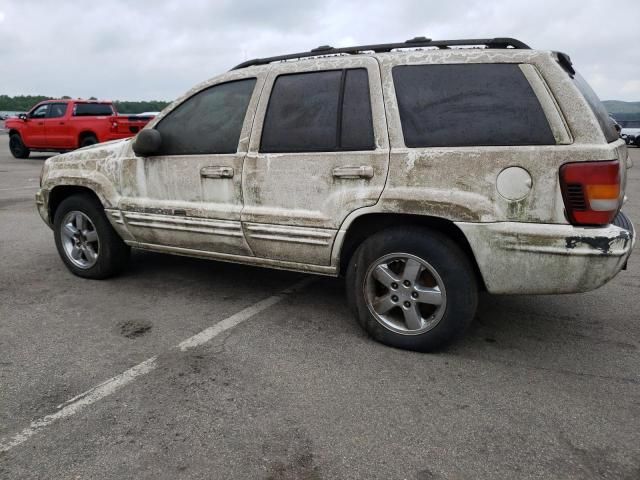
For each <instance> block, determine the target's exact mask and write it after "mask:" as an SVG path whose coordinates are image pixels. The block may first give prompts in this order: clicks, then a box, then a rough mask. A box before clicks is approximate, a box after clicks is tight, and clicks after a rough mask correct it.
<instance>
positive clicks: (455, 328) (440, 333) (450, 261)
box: [347, 227, 478, 352]
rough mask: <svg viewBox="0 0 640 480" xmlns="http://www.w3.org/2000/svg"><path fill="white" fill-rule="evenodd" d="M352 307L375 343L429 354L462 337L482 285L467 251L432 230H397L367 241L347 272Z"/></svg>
mask: <svg viewBox="0 0 640 480" xmlns="http://www.w3.org/2000/svg"><path fill="white" fill-rule="evenodd" d="M347 289H348V290H347V292H348V299H349V303H350V305H351V307H352V309H353V310H354V312H355V314H356V317H357V318H358V321H359V323H360V324H361V326H362V327H363V328H364V330H365V331H366V332H367V333H369V335H371V336H372V337H373V338H374V339H376V340H378V341H379V342H382V343H384V344H386V345H390V346H392V347H398V348H404V349H408V350H417V351H422V352H430V351H434V350H437V349H440V348H442V347H444V346H446V345H447V344H449V343H451V342H452V341H453V340H455V339H456V338H458V337H460V336H461V335H462V333H463V332H464V330H465V329H466V328H467V326H468V325H469V323H471V320H472V319H473V316H474V314H475V311H476V306H477V303H478V287H477V282H476V277H475V272H474V270H473V267H472V266H471V263H470V262H469V259H468V258H467V256H466V255H465V253H464V252H463V251H462V250H461V249H460V248H459V247H458V246H457V245H456V244H455V243H454V242H453V241H452V240H450V239H449V238H448V237H446V236H444V235H443V234H441V233H439V232H437V231H434V230H431V229H427V228H417V227H416V228H413V227H405V228H394V229H389V230H384V231H382V232H379V233H377V234H375V235H374V236H372V237H370V238H368V239H367V240H365V241H364V242H363V243H362V245H360V247H359V248H358V250H357V251H356V252H355V254H354V255H353V257H352V258H351V261H350V263H349V267H348V270H347Z"/></svg>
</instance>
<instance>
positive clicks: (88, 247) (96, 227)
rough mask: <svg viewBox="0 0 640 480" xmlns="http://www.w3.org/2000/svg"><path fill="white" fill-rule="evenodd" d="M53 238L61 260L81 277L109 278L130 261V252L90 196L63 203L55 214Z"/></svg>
mask: <svg viewBox="0 0 640 480" xmlns="http://www.w3.org/2000/svg"><path fill="white" fill-rule="evenodd" d="M54 235H55V241H56V247H57V249H58V253H59V254H60V258H62V261H63V262H64V263H65V265H66V266H67V268H68V269H69V270H70V271H71V272H72V273H73V274H75V275H78V276H79V277H85V278H94V279H102V278H107V277H110V276H112V275H114V274H116V273H118V272H120V271H121V270H122V269H123V268H124V267H125V266H126V264H127V260H128V259H129V253H130V248H129V247H128V246H127V245H126V244H125V243H124V242H123V241H122V239H121V238H120V236H119V235H118V234H117V233H116V231H115V230H114V229H113V227H112V226H111V224H110V223H109V221H108V220H107V218H106V216H105V214H104V210H103V209H102V206H101V205H100V203H99V202H98V201H97V200H96V199H95V198H93V197H92V196H90V195H73V196H71V197H69V198H66V199H65V200H63V201H62V203H61V204H60V206H59V207H58V208H57V210H56V213H55V218H54Z"/></svg>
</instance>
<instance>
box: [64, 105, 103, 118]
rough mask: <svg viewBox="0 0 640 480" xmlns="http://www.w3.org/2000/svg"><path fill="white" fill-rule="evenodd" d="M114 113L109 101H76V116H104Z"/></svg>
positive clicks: (74, 109)
mask: <svg viewBox="0 0 640 480" xmlns="http://www.w3.org/2000/svg"><path fill="white" fill-rule="evenodd" d="M109 115H113V109H112V108H111V105H109V104H108V103H76V104H75V105H74V107H73V116H74V117H103V116H109Z"/></svg>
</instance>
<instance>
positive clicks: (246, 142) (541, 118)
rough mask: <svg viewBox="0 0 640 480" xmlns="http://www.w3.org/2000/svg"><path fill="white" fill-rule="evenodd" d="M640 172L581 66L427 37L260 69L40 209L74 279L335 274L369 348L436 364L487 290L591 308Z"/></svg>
mask: <svg viewBox="0 0 640 480" xmlns="http://www.w3.org/2000/svg"><path fill="white" fill-rule="evenodd" d="M459 46H470V47H476V48H452V47H459ZM478 46H481V47H486V48H477V47H478ZM420 47H427V49H425V50H416V49H417V48H420ZM434 47H437V49H436V48H434ZM394 50H395V51H394ZM319 57H320V58H319ZM323 57H324V58H323ZM291 59H297V61H286V60H291ZM630 167H631V162H630V161H629V160H628V152H627V148H626V146H625V144H624V142H623V141H622V139H620V137H619V136H618V133H617V132H616V130H615V128H614V126H613V124H612V122H611V120H610V118H609V116H608V114H607V112H606V110H605V109H604V106H603V105H602V104H601V103H600V101H599V100H598V97H597V96H596V95H595V93H594V92H593V90H591V88H590V87H589V85H588V84H587V83H586V82H585V80H584V79H583V78H582V77H581V76H580V75H579V74H578V73H577V72H576V71H575V70H574V68H573V65H572V63H571V61H570V59H569V57H568V56H567V55H564V54H561V53H557V52H551V51H536V50H531V49H530V48H529V47H527V46H526V45H525V44H523V43H522V42H520V41H518V40H514V39H506V38H495V39H478V40H453V41H430V40H428V39H425V38H417V39H413V40H409V41H407V42H404V43H399V44H383V45H367V46H360V47H349V48H340V49H334V48H331V47H320V48H318V49H315V50H312V51H310V52H303V53H299V54H291V55H283V56H280V57H272V58H264V59H256V60H252V61H248V62H245V63H243V64H241V65H239V66H237V67H236V68H235V69H233V70H231V71H230V72H227V73H224V74H222V75H220V76H218V77H216V78H213V79H212V80H210V81H208V82H206V83H203V84H201V85H199V86H198V87H196V88H194V89H193V90H191V91H190V92H188V93H187V94H186V95H184V96H183V97H182V98H180V99H179V100H177V101H176V102H174V103H173V104H172V106H171V107H170V108H168V109H166V110H164V111H163V112H162V114H161V115H159V116H158V117H156V118H155V119H154V120H153V122H152V123H150V124H149V125H148V126H147V128H145V129H144V130H142V131H141V132H140V133H139V134H138V135H137V136H136V138H135V140H134V141H131V140H124V141H119V142H112V143H110V144H108V145H96V146H94V147H91V148H87V149H83V150H81V151H78V152H72V153H67V154H63V155H59V156H56V157H53V158H50V159H48V160H47V161H46V162H45V164H44V168H43V171H42V177H41V185H40V190H39V191H38V193H37V196H36V203H37V206H38V210H39V212H40V215H41V216H42V218H43V220H44V221H45V222H46V223H47V224H48V225H49V226H50V227H51V228H52V229H53V231H54V238H55V243H56V247H57V249H58V252H59V254H60V256H61V258H62V260H63V262H64V263H65V265H66V266H67V268H68V269H69V270H70V271H71V272H73V273H74V274H76V275H78V276H81V277H86V278H93V279H99V278H106V277H108V276H110V275H113V274H115V273H117V272H118V271H120V270H121V269H122V268H123V267H124V266H125V265H126V263H127V259H128V256H129V251H130V248H131V247H134V248H141V249H147V250H153V251H157V252H165V253H173V254H178V255H188V256H194V257H201V258H212V259H218V260H222V261H229V262H236V263H245V264H251V265H257V266H266V267H275V268H280V269H288V270H295V271H301V272H308V273H317V274H323V275H330V276H338V275H341V274H342V275H344V276H345V277H346V288H347V298H348V302H349V304H350V306H351V309H352V311H353V312H354V315H355V317H356V318H357V319H358V321H359V322H360V324H361V325H362V327H363V328H364V329H365V330H366V331H367V332H368V333H369V334H370V335H371V336H372V337H373V338H375V339H377V340H379V341H381V342H383V343H385V344H388V345H392V346H394V347H401V348H407V349H413V350H420V351H431V350H434V349H437V348H440V347H442V346H443V345H445V344H447V343H449V342H451V341H452V340H454V339H455V338H458V337H459V336H460V335H461V334H462V333H463V332H464V330H465V328H466V327H467V326H468V325H469V323H470V322H471V320H472V319H473V317H474V314H475V310H476V305H477V301H478V292H479V291H480V290H486V291H488V292H490V293H494V294H558V293H571V292H585V291H588V290H592V289H594V288H598V287H600V286H601V285H604V284H605V283H607V282H608V281H609V280H611V279H612V278H613V277H614V276H615V275H616V274H617V273H618V272H619V271H620V270H622V269H623V268H624V267H625V265H626V261H627V258H628V257H629V255H630V253H631V250H632V247H633V244H634V241H635V236H634V229H633V226H632V224H631V222H630V221H629V219H628V218H627V217H626V216H625V215H624V213H622V212H621V211H620V208H621V207H622V203H623V200H624V198H625V185H626V178H627V168H630ZM212 294H214V292H212Z"/></svg>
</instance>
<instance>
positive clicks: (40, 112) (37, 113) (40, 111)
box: [29, 104, 49, 118]
mask: <svg viewBox="0 0 640 480" xmlns="http://www.w3.org/2000/svg"><path fill="white" fill-rule="evenodd" d="M48 108H49V104H45V105H40V106H39V107H37V108H36V109H35V110H34V111H33V112H31V114H30V115H29V116H30V117H31V118H44V117H45V116H46V115H47V110H48Z"/></svg>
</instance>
